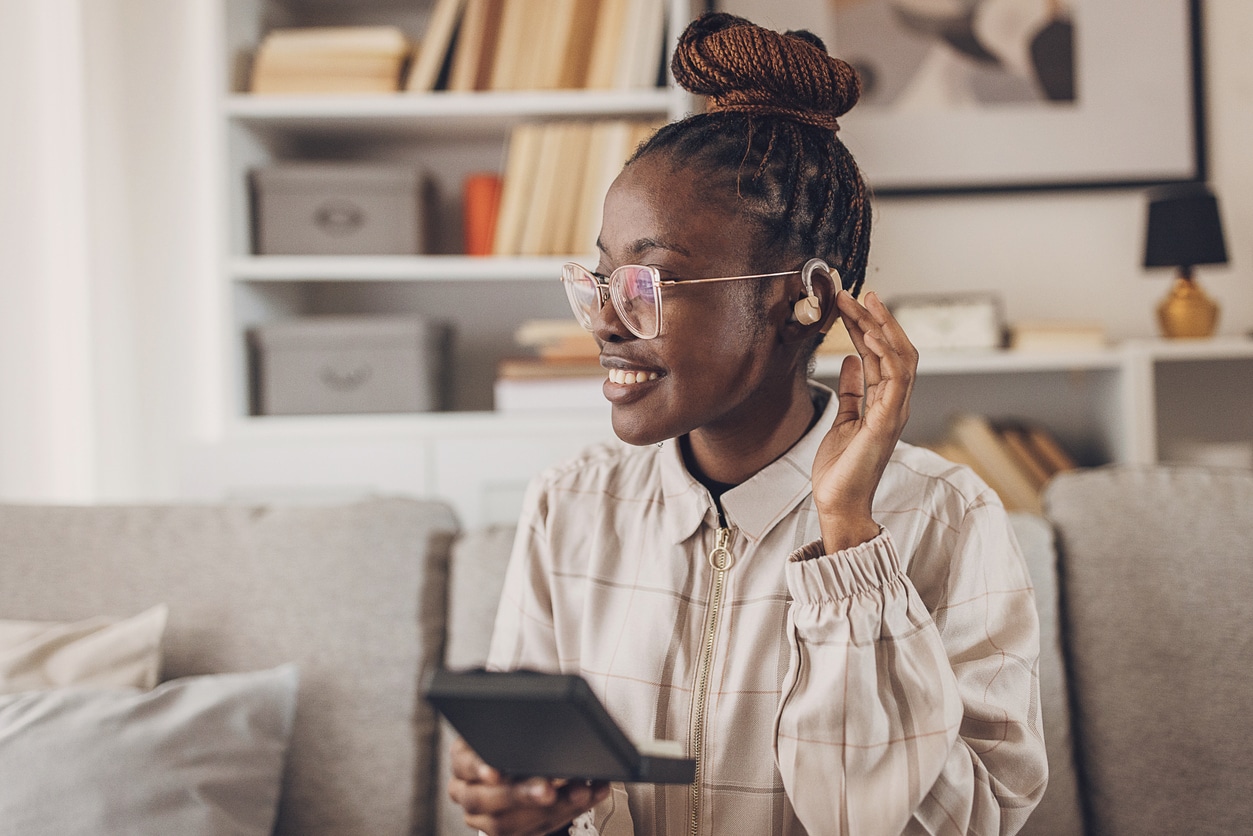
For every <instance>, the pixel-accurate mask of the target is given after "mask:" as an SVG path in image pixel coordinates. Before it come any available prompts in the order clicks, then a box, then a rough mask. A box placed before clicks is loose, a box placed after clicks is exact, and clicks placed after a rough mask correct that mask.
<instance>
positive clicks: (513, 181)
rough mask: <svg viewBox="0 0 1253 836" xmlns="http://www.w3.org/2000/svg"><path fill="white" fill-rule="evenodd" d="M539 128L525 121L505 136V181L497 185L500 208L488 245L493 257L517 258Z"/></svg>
mask: <svg viewBox="0 0 1253 836" xmlns="http://www.w3.org/2000/svg"><path fill="white" fill-rule="evenodd" d="M543 129H544V126H543V125H542V124H540V123H538V122H525V123H523V124H521V125H518V126H516V127H515V128H514V129H513V131H512V132H511V133H510V135H509V148H508V151H507V152H506V157H505V178H504V181H503V183H502V184H501V191H500V209H499V211H498V212H497V215H496V231H495V236H494V238H493V242H492V253H493V254H494V255H517V254H518V252H519V245H520V243H521V240H522V229H523V225H524V223H525V221H526V212H527V208H528V206H529V205H530V201H531V194H532V192H533V191H534V186H535V171H536V163H537V162H538V160H539V155H540V150H541V144H540V140H541V139H542V138H543Z"/></svg>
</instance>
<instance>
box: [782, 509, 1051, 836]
mask: <svg viewBox="0 0 1253 836" xmlns="http://www.w3.org/2000/svg"><path fill="white" fill-rule="evenodd" d="M955 543H956V548H955V549H954V551H953V553H952V554H950V555H947V556H946V563H945V569H944V571H943V573H942V575H943V586H944V589H945V595H944V598H943V602H942V603H941V605H940V606H937V607H936V611H935V612H929V611H928V610H927V608H926V606H925V605H924V604H923V601H922V598H921V597H920V596H919V593H918V591H917V589H916V588H915V586H914V583H913V582H912V581H911V580H910V578H909V577H907V576H906V575H905V573H904V572H902V570H901V565H900V560H899V558H898V556H897V553H896V548H895V545H894V543H893V541H892V537H891V535H890V534H889V533H888V532H887V531H886V530H883V531H880V534H879V536H878V537H877V538H875V539H874V540H871V541H870V542H868V543H865V544H862V545H861V546H858V547H856V548H854V549H850V550H847V551H844V552H840V553H838V554H835V555H823V554H822V553H821V552H822V549H821V543H820V542H818V543H811V544H810V545H808V546H806V547H804V548H802V549H800V550H799V551H798V552H796V553H795V554H793V556H792V559H791V560H790V561H789V562H788V564H787V568H786V575H787V583H788V586H789V589H790V591H791V594H792V598H793V606H792V608H791V612H790V614H789V616H788V624H787V629H788V632H789V642H790V644H791V664H790V668H789V671H788V675H787V678H786V680H785V682H784V689H783V697H782V699H781V701H780V706H779V711H778V713H777V715H776V719H775V754H776V757H777V760H778V766H779V771H780V773H781V775H782V778H783V783H784V786H785V788H786V790H787V794H788V797H789V798H790V799H791V801H792V805H793V807H794V809H795V810H796V814H797V816H798V818H799V819H800V821H801V822H802V824H804V826H805V828H806V829H807V830H808V831H809V832H810V833H828V834H859V836H860V835H861V834H885V836H886V835H888V834H890V836H896V834H900V833H930V834H940V833H946V834H965V833H980V834H1012V833H1015V832H1016V831H1017V830H1018V829H1019V828H1020V827H1021V826H1022V824H1023V823H1024V822H1025V821H1026V818H1027V815H1028V814H1029V813H1030V812H1031V810H1032V809H1033V808H1034V807H1035V805H1036V804H1037V803H1038V801H1039V799H1040V797H1041V796H1042V795H1043V793H1044V787H1045V784H1046V782H1047V772H1048V767H1047V762H1046V759H1045V750H1044V738H1043V732H1042V727H1041V718H1040V716H1039V679H1038V657H1039V623H1038V617H1037V614H1036V611H1035V604H1034V599H1033V597H1032V588H1031V582H1030V579H1029V576H1028V575H1027V570H1026V566H1025V564H1024V562H1023V560H1022V557H1021V555H1020V554H1019V552H1018V548H1017V545H1016V543H1015V541H1014V540H1013V535H1012V532H1011V531H1010V529H1009V524H1008V520H1006V519H1005V515H1004V512H1003V510H1001V509H1000V508H999V507H991V506H989V507H987V508H984V509H974V510H970V511H968V512H967V514H966V519H965V520H964V521H963V523H962V527H961V530H960V531H959V532H958V536H957V537H956V538H955Z"/></svg>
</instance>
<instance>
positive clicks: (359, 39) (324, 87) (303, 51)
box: [249, 26, 410, 94]
mask: <svg viewBox="0 0 1253 836" xmlns="http://www.w3.org/2000/svg"><path fill="white" fill-rule="evenodd" d="M409 53H410V43H409V39H408V38H407V37H405V34H404V33H403V32H401V31H400V30H399V29H397V28H396V27H394V26H322V27H311V28H303V29H274V30H272V31H270V32H269V33H267V34H266V36H265V37H264V38H263V39H262V41H261V46H260V47H259V48H258V50H257V55H256V59H255V60H254V61H253V66H252V77H251V82H250V84H249V89H250V90H251V91H252V92H253V93H329V94H338V93H395V92H396V91H397V90H399V89H400V87H401V83H402V81H403V79H404V72H405V62H406V61H407V60H408V58H409Z"/></svg>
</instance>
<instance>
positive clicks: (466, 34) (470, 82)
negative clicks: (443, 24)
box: [448, 0, 504, 92]
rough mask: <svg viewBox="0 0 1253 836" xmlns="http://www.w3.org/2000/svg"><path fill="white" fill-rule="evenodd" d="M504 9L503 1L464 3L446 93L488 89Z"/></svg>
mask: <svg viewBox="0 0 1253 836" xmlns="http://www.w3.org/2000/svg"><path fill="white" fill-rule="evenodd" d="M503 8H504V0H466V7H465V11H464V12H463V13H462V16H461V27H460V28H459V29H458V32H457V39H456V42H455V43H454V45H453V56H452V66H451V67H450V69H449V71H448V89H449V90H454V91H459V92H468V91H471V90H486V89H488V86H489V84H490V83H491V77H492V60H493V58H494V57H495V55H496V42H497V40H498V39H499V35H500V16H501V12H502V11H503Z"/></svg>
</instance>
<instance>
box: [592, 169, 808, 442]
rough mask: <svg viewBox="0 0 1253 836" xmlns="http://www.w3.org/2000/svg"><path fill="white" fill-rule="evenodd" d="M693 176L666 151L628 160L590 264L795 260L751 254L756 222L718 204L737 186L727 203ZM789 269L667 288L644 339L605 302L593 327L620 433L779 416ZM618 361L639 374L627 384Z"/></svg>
mask: <svg viewBox="0 0 1253 836" xmlns="http://www.w3.org/2000/svg"><path fill="white" fill-rule="evenodd" d="M696 176H698V175H694V174H693V173H691V172H690V171H686V170H684V169H683V168H681V167H679V166H675V165H672V164H671V163H670V162H669V161H668V160H667V159H666V158H665V157H664V156H662V155H653V156H648V157H643V158H640V159H638V160H636V161H635V162H634V163H632V164H631V165H630V166H628V167H627V168H626V169H624V170H623V172H622V174H621V175H619V177H618V179H617V180H616V181H615V182H614V184H613V186H612V187H611V188H610V190H609V194H608V195H607V196H606V198H605V214H604V223H603V225H602V227H601V234H600V248H601V252H600V263H599V266H598V268H597V270H596V272H597V273H600V274H601V275H609V274H610V273H612V272H613V270H614V268H616V267H619V266H621V265H623V264H642V265H648V266H652V267H656V268H657V270H658V271H659V272H660V274H661V278H662V279H673V280H678V281H682V280H684V279H701V278H713V277H721V276H742V275H748V274H752V273H758V272H775V271H780V270H787V269H792V268H795V267H797V266H799V265H795V264H767V265H761V263H760V259H759V258H754V255H755V250H756V248H757V240H758V237H759V235H758V232H757V230H756V229H755V228H754V227H753V226H752V225H751V224H750V223H749V222H747V221H745V220H744V219H743V218H742V217H741V216H740V215H739V214H737V213H736V212H734V211H733V210H728V209H725V208H723V206H724V205H726V206H731V205H733V204H734V201H735V200H736V196H735V193H734V191H733V190H727V191H728V194H726V195H725V204H724V203H722V202H721V199H720V197H719V192H717V191H713V190H711V189H710V188H702V187H701V184H699V183H698V182H696V180H695V179H694V178H695V177H696ZM787 278H788V277H783V278H772V279H747V280H744V281H736V282H719V283H712V284H699V285H693V286H691V287H687V288H684V287H665V288H662V290H661V299H662V308H663V317H662V332H661V334H660V335H659V336H657V337H656V338H654V339H651V340H641V339H639V338H638V337H636V336H635V335H633V334H632V333H631V332H630V331H629V330H628V329H627V327H626V326H625V325H623V324H622V322H621V320H620V319H619V318H618V316H617V313H616V312H615V311H614V309H613V305H611V304H606V305H605V306H604V307H603V308H602V309H601V311H600V313H599V314H598V315H597V316H596V318H595V320H594V334H595V337H596V340H597V342H598V343H600V346H601V363H602V365H604V366H606V367H607V368H608V369H609V370H610V377H609V380H607V381H606V382H605V385H604V393H605V397H606V398H608V399H609V401H610V402H611V403H612V404H613V427H614V432H616V433H617V435H618V437H619V438H621V439H622V440H624V441H626V442H628V443H630V444H651V443H654V442H657V441H662V440H664V439H668V438H675V437H678V436H680V435H683V434H685V433H689V432H692V431H694V430H698V429H702V428H708V429H713V430H718V429H721V430H726V431H730V432H732V433H734V432H736V431H740V430H750V431H751V430H752V429H753V425H754V424H755V423H756V422H769V421H772V420H777V418H778V416H779V415H781V414H782V410H783V409H784V408H785V403H784V402H785V401H786V398H783V397H774V398H773V400H774V402H773V403H772V395H773V394H775V390H776V389H778V391H779V392H784V391H786V389H787V387H788V386H789V385H790V383H791V381H790V380H788V379H785V378H787V377H788V375H787V374H786V371H785V364H783V362H782V354H783V352H782V351H781V343H780V339H779V332H778V328H779V324H780V323H781V322H782V321H783V320H784V319H785V318H786V309H785V285H784V282H785V281H786V279H787ZM762 283H765V286H762ZM619 371H624V372H632V373H639V372H642V373H643V375H642V377H643V378H645V379H644V380H643V382H639V383H636V382H630V383H624V382H621V380H622V377H623V375H621V374H619V373H618V372H619ZM627 377H628V378H630V379H632V380H634V379H635V378H638V377H641V375H639V374H631V375H627Z"/></svg>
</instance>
